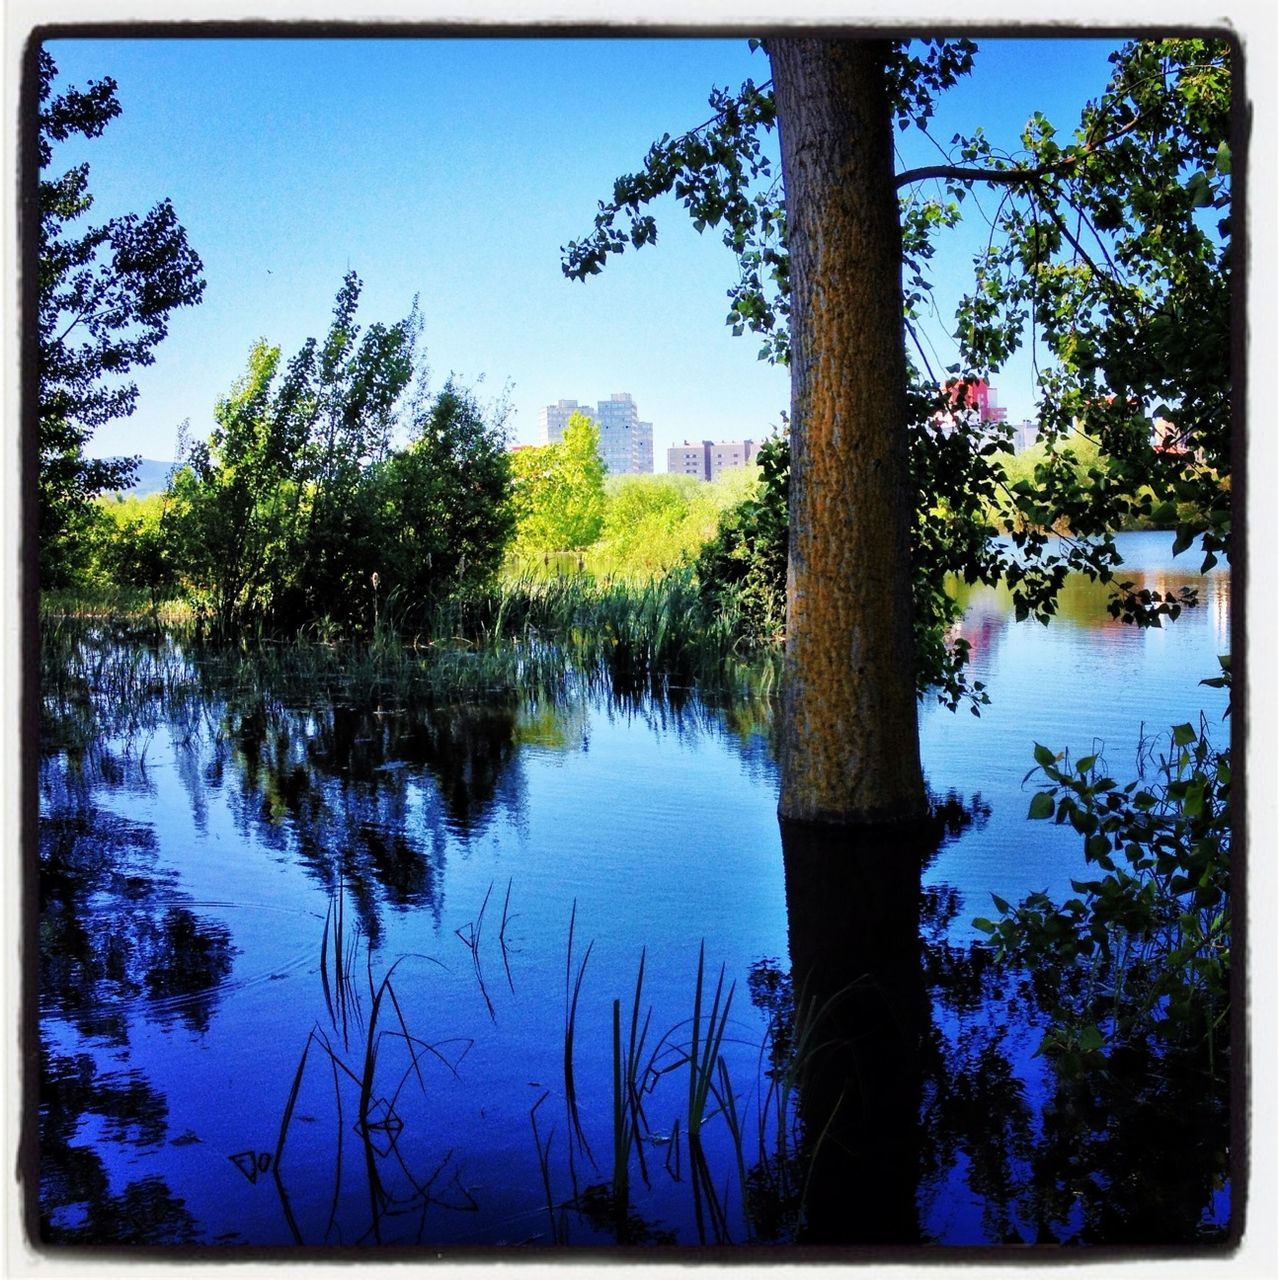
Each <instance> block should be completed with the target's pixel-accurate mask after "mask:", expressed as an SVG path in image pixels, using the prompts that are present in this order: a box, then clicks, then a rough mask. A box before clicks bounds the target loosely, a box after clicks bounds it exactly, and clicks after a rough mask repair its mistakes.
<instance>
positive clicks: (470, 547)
mask: <svg viewBox="0 0 1280 1280" xmlns="http://www.w3.org/2000/svg"><path fill="white" fill-rule="evenodd" d="M411 418H412V430H413V432H414V438H413V439H412V440H411V442H410V443H409V445H408V446H407V447H406V448H404V449H402V450H399V451H397V452H395V453H393V454H392V455H391V456H390V457H389V458H388V459H387V460H386V461H385V462H384V463H382V464H381V465H380V466H379V467H377V468H376V469H375V471H374V473H373V475H372V476H371V478H370V487H371V491H372V494H373V501H372V503H371V504H370V505H371V506H372V508H373V509H374V510H376V511H377V513H378V516H377V529H376V532H375V536H374V539H373V544H372V545H371V547H370V549H369V556H368V558H369V560H370V561H371V562H372V563H374V564H376V565H378V566H379V569H378V572H379V576H380V586H379V589H380V590H381V591H383V592H384V593H385V595H386V596H387V597H388V598H389V597H390V594H391V593H392V592H395V591H398V592H399V593H400V599H401V601H402V604H403V606H404V607H410V606H414V605H417V604H419V603H422V602H425V601H428V600H431V599H432V598H434V597H436V596H438V595H439V594H441V593H442V592H444V591H449V590H456V589H457V588H458V587H460V586H465V585H468V584H471V583H476V582H481V581H484V580H485V579H486V578H489V577H491V576H492V575H493V574H494V573H495V572H496V571H497V569H498V566H499V564H500V563H501V562H502V556H503V553H504V552H505V550H506V547H507V543H508V542H509V541H510V540H511V536H512V533H513V531H514V529H515V514H514V512H513V511H512V509H511V503H510V501H509V498H510V486H511V466H510V463H509V461H508V458H509V455H508V453H507V449H506V432H505V424H504V420H503V417H502V416H501V415H499V416H498V417H497V418H496V419H492V418H490V417H488V416H486V414H485V412H484V410H483V409H482V407H481V406H480V404H479V402H478V401H477V400H476V397H475V396H474V395H473V394H472V393H471V392H469V391H467V390H466V389H465V388H463V387H459V386H458V385H457V384H455V383H454V382H453V381H452V379H450V380H449V381H448V382H446V383H445V385H444V387H443V388H442V389H441V391H440V392H439V394H438V395H437V396H436V397H435V398H434V399H433V400H430V401H429V402H426V403H424V404H422V405H420V406H419V407H417V408H416V409H415V410H414V411H413V413H412V415H411Z"/></svg>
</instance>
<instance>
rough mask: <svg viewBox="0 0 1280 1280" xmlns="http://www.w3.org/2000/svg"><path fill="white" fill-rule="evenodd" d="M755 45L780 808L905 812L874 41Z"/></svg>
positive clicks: (909, 700)
mask: <svg viewBox="0 0 1280 1280" xmlns="http://www.w3.org/2000/svg"><path fill="white" fill-rule="evenodd" d="M769 52H770V57H771V60H772V63H773V78H774V89H775V94H776V101H777V106H778V129H779V134H780V137H781V142H782V171H783V179H784V182H785V185H786V210H787V243H788V246H789V249H790V256H791V268H790V273H791V290H792V297H791V510H790V563H789V565H788V568H787V646H786V657H785V660H784V668H783V670H784V679H783V727H782V737H781V761H780V763H781V772H782V793H781V799H780V801H779V813H780V814H781V815H782V816H783V817H784V818H789V819H794V820H800V821H807V822H825V823H861V822H875V823H878V822H892V821H901V820H914V819H917V818H919V817H920V816H921V815H922V814H923V812H924V809H925V798H924V783H923V779H922V777H921V772H920V750H919V741H918V735H917V727H916V696H915V661H914V653H913V642H912V632H911V563H910V555H911V552H910V522H911V520H912V518H913V513H914V503H913V494H912V488H911V481H910V475H909V470H908V456H907V435H906V431H907V414H906V373H905V358H904V353H903V320H902V279H901V262H902V232H901V227H900V224H899V221H898V201H897V193H896V188H895V186H894V175H893V149H892V137H891V122H890V111H889V102H888V96H887V90H886V87H885V75H884V68H885V58H886V55H887V53H888V46H887V45H886V44H885V43H883V42H880V41H869V40H807V39H804V40H802V39H781V40H771V41H770V42H769Z"/></svg>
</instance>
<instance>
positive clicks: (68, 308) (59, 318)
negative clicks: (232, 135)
mask: <svg viewBox="0 0 1280 1280" xmlns="http://www.w3.org/2000/svg"><path fill="white" fill-rule="evenodd" d="M39 77H40V108H39V113H38V117H37V143H36V153H37V158H38V161H39V166H40V181H39V196H38V201H39V214H40V229H39V287H38V301H37V318H36V330H37V341H38V354H37V364H36V382H37V391H36V400H37V442H38V447H39V451H40V466H39V477H38V482H37V502H38V512H39V528H40V576H41V581H42V582H43V583H44V584H45V585H46V586H57V585H65V584H66V583H67V582H68V581H69V580H70V579H71V578H72V576H73V575H74V571H75V566H76V563H77V551H78V546H79V543H80V540H81V539H82V537H83V535H84V532H85V530H86V528H87V527H88V525H89V524H90V523H91V522H92V519H93V508H92V502H93V499H94V497H96V496H97V495H98V494H100V493H102V492H104V491H105V490H109V489H114V488H120V487H122V486H124V485H126V484H127V483H128V482H129V480H130V478H131V477H132V475H133V471H134V467H135V465H136V463H135V460H133V459H109V460H106V459H90V458H86V457H85V456H84V448H85V445H86V444H87V443H88V441H89V439H90V438H91V436H92V435H93V432H94V431H95V430H96V429H97V428H98V427H100V426H102V425H103V424H104V423H106V422H110V421H111V420H113V419H115V418H120V417H126V416H128V415H129V414H131V413H132V412H133V410H134V408H135V406H136V404H137V399H138V388H137V385H136V384H135V383H132V382H129V381H127V380H126V378H127V375H128V373H129V372H130V370H132V369H133V368H134V367H135V366H144V365H149V364H151V363H152V362H153V361H154V359H155V355H154V348H155V347H156V346H157V344H158V343H159V342H160V341H161V340H162V339H163V338H164V337H165V335H166V333H167V332H168V319H169V313H170V312H171V311H173V310H174V309H175V308H177V307H184V306H190V305H193V304H194V303H196V302H198V301H199V300H200V297H201V295H202V293H203V292H204V280H203V278H202V276H201V272H202V269H203V268H202V265H201V262H200V259H199V257H198V256H197V255H196V253H195V251H194V250H193V249H192V248H191V247H190V245H189V244H188V243H187V234H186V231H185V230H184V229H183V227H182V224H181V223H179V221H178V218H177V215H176V214H175V213H174V210H173V205H172V204H171V203H170V202H169V201H168V200H162V201H161V202H160V203H159V204H157V205H156V206H155V207H154V208H152V209H151V211H150V212H149V213H147V214H146V215H145V216H143V217H139V216H138V215H137V214H132V213H130V214H124V215H121V216H119V217H115V218H111V219H109V220H108V221H107V222H105V223H103V224H102V225H100V226H97V227H90V228H88V229H87V230H83V231H77V228H76V227H75V225H74V224H76V223H77V222H78V220H79V219H80V218H82V217H83V216H84V215H85V214H86V213H88V211H89V209H90V208H91V207H92V204H93V197H92V196H91V195H90V194H89V166H88V165H87V164H79V165H76V166H74V167H72V168H70V169H68V170H67V171H66V172H65V173H63V174H62V175H61V176H58V177H53V176H49V168H50V166H51V164H52V163H53V153H54V144H55V143H58V142H64V141H66V140H67V139H68V138H71V137H72V136H74V135H76V134H79V135H81V136H83V137H85V138H96V137H99V136H100V135H101V134H102V132H103V130H104V129H105V128H106V126H107V124H108V123H109V122H110V121H111V120H112V119H114V118H115V117H116V116H118V115H119V114H120V103H119V101H118V99H117V98H116V84H115V81H114V80H112V79H110V78H106V79H103V80H100V81H91V82H90V83H89V86H88V88H87V89H84V90H78V89H68V90H67V91H66V92H65V93H62V94H59V95H57V96H54V94H53V83H54V80H55V78H56V77H57V66H56V65H55V63H54V60H53V58H52V56H51V55H50V54H49V53H48V51H47V50H44V49H42V50H41V51H40V54H39Z"/></svg>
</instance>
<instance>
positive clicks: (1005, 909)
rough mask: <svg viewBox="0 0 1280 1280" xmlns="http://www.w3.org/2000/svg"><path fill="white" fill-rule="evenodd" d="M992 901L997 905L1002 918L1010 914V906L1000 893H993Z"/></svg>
mask: <svg viewBox="0 0 1280 1280" xmlns="http://www.w3.org/2000/svg"><path fill="white" fill-rule="evenodd" d="M991 901H992V902H994V903H995V904H996V910H997V911H999V912H1000V914H1001V915H1002V916H1007V915H1008V914H1009V904H1008V903H1007V902H1006V901H1005V900H1004V899H1003V898H1002V897H1001V896H1000V895H999V894H998V893H993V894H992V895H991Z"/></svg>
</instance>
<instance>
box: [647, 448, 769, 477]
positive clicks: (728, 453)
mask: <svg viewBox="0 0 1280 1280" xmlns="http://www.w3.org/2000/svg"><path fill="white" fill-rule="evenodd" d="M759 447H760V446H759V445H758V444H757V443H756V442H755V441H754V440H717V441H713V440H703V441H700V442H698V443H696V444H695V443H691V442H690V441H688V440H686V441H685V442H684V443H683V444H678V445H673V446H672V447H671V448H670V449H668V450H667V474H668V475H677V476H696V477H697V478H698V479H699V480H714V479H715V478H716V477H717V476H718V475H719V474H720V473H721V472H722V471H727V470H729V469H730V468H731V467H745V466H746V465H747V463H748V462H750V461H751V459H752V458H754V457H755V456H756V450H757V449H758V448H759Z"/></svg>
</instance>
